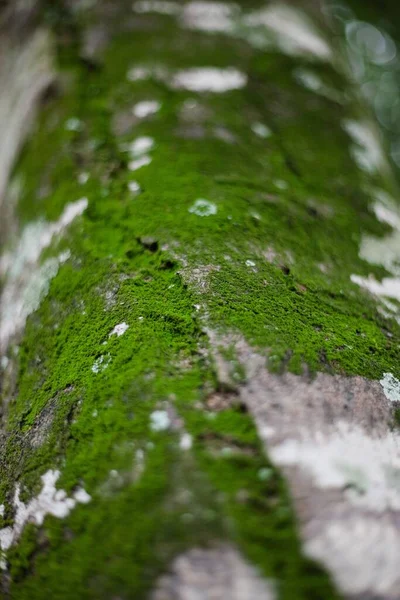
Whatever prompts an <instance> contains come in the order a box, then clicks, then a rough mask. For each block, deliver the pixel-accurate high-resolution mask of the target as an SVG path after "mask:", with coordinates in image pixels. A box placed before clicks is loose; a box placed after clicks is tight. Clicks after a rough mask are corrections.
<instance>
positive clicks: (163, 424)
mask: <svg viewBox="0 0 400 600" xmlns="http://www.w3.org/2000/svg"><path fill="white" fill-rule="evenodd" d="M170 425H171V419H170V418H169V415H168V413H167V411H166V410H155V411H154V412H152V413H151V415H150V429H151V430H152V431H166V430H167V429H169V427H170Z"/></svg>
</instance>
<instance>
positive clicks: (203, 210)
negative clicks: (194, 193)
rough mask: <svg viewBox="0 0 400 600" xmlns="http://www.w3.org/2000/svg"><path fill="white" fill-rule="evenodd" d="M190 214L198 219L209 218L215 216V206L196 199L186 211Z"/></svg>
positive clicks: (207, 201)
mask: <svg viewBox="0 0 400 600" xmlns="http://www.w3.org/2000/svg"><path fill="white" fill-rule="evenodd" d="M188 210H189V212H190V213H193V214H194V215H198V216H199V217H209V216H211V215H216V214H217V211H218V209H217V206H216V205H215V204H214V203H213V202H209V200H205V199H204V198H198V199H197V200H196V202H195V203H194V204H193V205H192V206H191V207H190V208H189V209H188Z"/></svg>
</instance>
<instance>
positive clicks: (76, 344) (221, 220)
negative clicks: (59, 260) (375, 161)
mask: <svg viewBox="0 0 400 600" xmlns="http://www.w3.org/2000/svg"><path fill="white" fill-rule="evenodd" d="M50 16H51V15H50ZM56 17H57V15H55V16H54V15H53V17H52V18H53V19H56V22H57V23H58V24H60V23H61V21H60V19H59V18H58V17H57V18H56ZM49 18H50V17H49ZM72 23H74V22H73V21H72ZM81 26H82V27H84V26H86V25H84V24H83V25H81ZM71 27H72V29H70V28H69V29H68V31H69V32H71V31H72V32H73V34H71V33H70V34H69V35H70V36H71V41H70V44H69V45H68V36H67V41H65V39H64V38H62V39H63V40H64V44H66V47H64V48H63V64H64V65H65V64H67V65H68V70H67V72H66V73H65V78H64V79H65V82H66V83H65V86H66V89H65V90H63V93H62V94H61V93H60V96H59V97H58V98H54V99H53V100H52V101H51V102H49V104H48V105H47V106H46V108H45V109H44V111H43V114H42V117H41V121H40V123H39V125H38V128H37V130H36V131H35V133H34V135H33V136H32V139H31V140H30V142H29V143H28V144H27V146H26V148H25V149H24V152H23V155H22V157H21V160H20V163H19V165H18V167H17V169H16V174H17V175H19V176H20V177H21V180H22V181H23V184H24V188H23V194H22V197H21V199H20V203H19V207H18V209H19V216H20V219H21V222H22V223H27V222H29V221H31V220H32V219H33V218H36V217H37V216H38V215H40V216H42V217H43V218H46V219H48V220H54V219H56V218H58V217H59V215H60V214H61V212H62V210H63V208H64V207H65V205H66V204H67V203H68V202H72V201H75V200H77V199H78V198H80V197H82V196H86V197H87V198H88V200H89V206H88V209H87V210H86V212H85V214H84V215H83V217H82V218H79V219H78V220H77V221H76V223H74V224H73V225H72V226H71V227H70V228H69V230H68V233H67V234H66V235H65V237H64V239H63V240H62V241H60V242H59V246H58V247H57V244H54V245H53V247H52V248H51V249H50V250H49V251H48V255H50V254H52V253H55V252H56V251H57V252H58V251H59V250H60V249H61V248H69V249H70V250H71V255H72V257H71V259H70V260H69V261H68V262H67V263H66V264H65V265H63V266H62V267H61V268H60V270H59V273H58V275H57V276H56V277H55V279H54V280H53V281H52V283H51V288H50V292H49V294H48V296H47V297H46V298H45V299H44V300H43V302H42V304H41V306H40V308H39V310H38V311H36V312H35V313H34V314H33V315H31V317H30V318H29V319H28V323H27V326H26V330H25V333H24V336H23V339H22V341H21V344H20V349H19V358H18V361H19V374H18V385H17V387H16V391H15V394H14V397H13V399H12V402H11V403H10V406H9V411H8V425H7V429H8V431H7V434H6V436H5V437H6V439H5V442H4V446H3V456H4V458H3V460H2V463H1V478H0V500H1V501H4V502H5V503H6V515H5V519H6V520H5V523H9V522H11V518H12V510H11V505H12V496H13V492H14V483H15V481H16V480H20V481H21V482H22V484H23V490H22V493H23V498H24V499H25V500H28V499H29V497H30V496H31V495H32V494H33V493H37V492H38V490H39V489H40V481H39V477H40V475H42V474H43V472H45V471H46V470H47V469H49V468H54V467H55V466H58V467H59V468H60V470H61V478H60V481H59V485H60V487H62V488H63V489H65V490H66V491H67V492H68V493H72V492H73V490H74V488H75V487H76V486H77V485H83V486H84V487H85V489H86V490H87V491H88V492H89V493H90V494H91V496H92V502H91V503H90V504H89V505H87V506H79V507H77V508H76V509H75V510H74V511H73V512H72V513H71V515H70V516H69V517H68V518H67V519H65V520H62V521H60V520H57V519H55V518H52V517H48V518H47V519H46V521H45V524H44V527H43V529H42V530H41V532H40V534H38V535H37V536H36V529H35V528H32V527H29V528H26V529H25V531H24V533H23V535H22V538H21V540H20V542H19V543H18V544H17V545H16V546H15V547H14V548H13V549H12V550H11V551H10V552H9V554H8V557H7V558H8V561H9V564H10V572H11V575H12V583H11V587H10V591H9V593H10V597H12V598H16V599H17V600H23V599H25V598H26V599H28V598H29V599H30V600H34V599H35V598H37V599H39V598H42V597H43V594H44V593H46V594H47V595H51V597H52V598H54V599H55V600H57V599H58V598H60V599H61V598H62V599H68V598H77V597H79V598H82V599H84V598H88V599H89V598H96V599H99V598H110V597H111V596H115V597H121V598H135V599H139V598H143V597H145V596H146V594H147V593H148V590H149V588H150V587H151V586H152V585H153V584H154V579H155V577H156V576H157V575H158V574H159V573H160V572H162V571H163V569H165V567H166V565H167V564H168V563H169V562H170V560H171V558H172V557H173V556H175V555H176V554H177V553H178V552H180V551H183V550H184V549H185V548H188V547H191V546H193V545H196V544H205V543H210V542H212V541H214V540H218V539H229V540H233V541H235V542H236V543H237V544H238V545H239V546H240V548H241V549H242V550H243V551H244V553H245V554H246V555H247V556H248V557H249V558H250V559H251V560H252V561H253V562H254V563H255V564H257V565H258V566H259V567H260V569H261V570H262V572H263V573H265V574H266V575H267V576H268V577H272V578H273V579H275V580H276V581H277V582H278V585H279V590H280V592H281V594H280V595H281V597H282V598H284V599H288V600H289V599H296V600H300V599H301V598H304V599H306V598H307V599H310V598H324V600H325V599H328V598H334V597H335V592H334V591H333V590H332V586H331V584H330V583H329V580H328V578H327V576H326V575H325V574H324V573H323V572H322V571H321V570H320V569H319V567H317V566H316V565H314V564H312V563H310V562H309V561H307V560H305V559H304V557H302V555H301V551H300V544H299V539H298V535H297V530H296V525H295V522H294V517H293V512H292V508H291V504H290V499H289V496H288V492H287V490H286V488H285V484H284V482H283V481H282V479H281V478H280V476H279V474H278V473H277V472H276V471H275V469H274V468H273V467H272V466H271V465H270V464H269V462H268V460H267V458H266V457H265V456H264V454H263V451H262V449H261V446H260V442H259V440H258V438H257V435H256V431H255V428H254V425H253V424H252V423H251V420H250V418H249V416H248V415H246V414H245V413H243V412H241V411H240V407H239V406H238V407H236V408H232V409H229V410H226V411H223V412H221V413H218V414H217V415H216V416H215V417H214V418H212V417H210V416H209V415H208V414H207V412H205V411H204V410H203V408H202V406H203V403H204V402H205V400H206V398H207V397H208V395H209V394H210V393H211V392H213V391H215V390H216V389H217V388H218V381H217V377H216V373H215V369H214V366H213V365H212V364H211V362H210V359H209V352H204V351H202V350H203V349H204V348H207V337H206V335H205V334H204V331H203V327H204V321H203V317H204V315H205V314H206V315H207V324H208V326H211V327H213V328H215V329H217V330H219V331H222V332H223V333H226V332H231V331H234V332H236V333H239V334H241V335H242V336H244V337H245V338H246V339H247V340H248V342H250V343H251V344H252V345H253V346H256V347H258V348H259V349H260V351H262V352H265V354H266V362H267V364H268V365H269V367H270V368H271V369H273V370H276V371H281V370H283V369H290V370H292V371H294V372H297V373H298V372H301V371H302V370H303V368H305V366H306V365H307V367H308V368H309V369H311V370H312V371H314V372H315V371H317V370H324V371H327V372H330V373H344V374H348V375H351V374H359V375H364V376H366V377H369V378H372V379H373V378H379V377H380V376H381V375H382V373H383V372H392V373H393V374H394V375H395V376H396V377H399V376H400V372H399V367H398V365H399V364H400V363H399V342H400V339H399V337H400V330H399V326H398V325H397V324H396V323H395V322H394V321H390V320H389V321H388V320H387V319H385V318H383V317H382V316H380V315H379V313H377V310H376V304H375V302H374V301H373V300H372V299H371V298H369V297H368V296H367V295H366V294H364V293H363V292H362V291H361V290H360V289H359V288H358V287H357V286H355V285H354V284H352V283H351V281H350V275H351V274H352V273H357V274H360V275H363V276H366V275H368V274H369V273H370V272H372V273H374V274H375V275H376V276H377V277H380V276H383V275H384V274H385V272H384V270H383V269H382V268H379V267H376V268H374V267H372V266H371V265H368V264H366V263H365V262H363V261H362V260H361V259H360V258H359V254H358V249H359V244H360V240H361V236H362V234H363V233H370V234H373V235H376V236H381V235H382V236H383V235H384V234H385V233H387V231H388V228H387V227H386V226H385V225H383V224H381V223H378V222H377V221H376V219H375V217H374V215H373V213H372V211H371V210H370V204H371V195H370V193H369V192H368V189H369V188H370V187H371V186H372V185H380V186H383V187H385V186H386V187H387V185H388V184H387V183H386V182H382V181H380V180H379V178H378V177H370V176H367V175H365V174H361V173H360V172H359V171H358V170H357V169H356V167H355V166H354V165H353V163H352V162H351V158H350V155H349V152H348V145H349V140H348V138H347V137H346V135H345V133H344V132H343V130H342V128H341V120H342V119H344V118H349V117H351V116H354V115H357V114H358V111H359V107H358V106H357V105H356V104H355V103H354V104H353V102H350V103H349V105H347V106H339V105H336V104H335V103H333V102H332V101H330V100H327V99H325V98H322V97H319V96H315V95H314V94H312V93H311V92H309V91H306V90H304V89H302V88H301V87H299V85H298V84H297V83H296V82H295V80H294V78H293V70H294V69H295V68H296V67H298V66H299V64H302V61H301V60H298V59H296V60H294V59H291V58H288V57H285V56H283V55H280V54H278V53H273V52H270V53H266V52H262V51H255V50H253V49H251V48H250V47H249V46H248V45H247V44H246V42H244V41H241V40H237V39H235V38H229V37H224V36H219V35H218V36H208V35H205V34H201V33H196V32H189V31H184V30H181V31H180V32H179V39H178V41H177V38H176V27H175V25H174V24H173V21H172V20H171V19H168V18H164V17H160V18H159V17H154V19H152V20H149V22H148V29H146V30H144V29H143V28H142V29H140V28H137V27H136V28H135V30H134V34H133V33H132V32H131V31H130V32H125V33H124V32H120V33H116V34H115V35H114V39H113V42H112V43H111V44H110V46H109V47H108V49H107V51H106V53H105V55H104V57H103V59H102V61H101V63H99V64H98V65H96V68H94V66H93V65H89V64H88V63H87V62H85V61H81V60H79V59H78V58H77V57H76V55H75V54H74V52H75V50H76V35H77V31H79V27H76V25H75V24H73V26H71ZM61 37H62V36H61ZM216 49H217V50H218V51H217V52H216ZM150 60H151V64H155V65H157V64H164V65H165V66H167V67H168V68H170V69H171V70H175V69H178V68H185V67H189V66H190V67H193V66H195V65H203V64H206V65H213V66H221V67H223V66H230V65H232V64H235V66H237V67H238V68H240V69H242V70H243V71H245V72H246V73H247V74H248V75H249V83H248V86H247V87H246V88H245V89H244V90H239V91H234V92H230V93H227V94H221V95H212V94H204V95H203V96H201V97H200V98H199V102H200V103H201V104H202V105H203V107H204V109H205V112H206V114H209V117H207V119H206V120H205V122H204V123H203V125H202V127H203V130H201V131H202V133H204V137H202V138H201V139H191V138H190V123H188V122H185V121H184V120H183V118H182V116H179V113H180V110H181V108H182V103H183V102H184V101H185V100H187V99H192V98H193V97H194V96H196V95H195V94H193V93H188V92H184V91H172V90H171V89H170V88H169V87H168V86H167V85H166V84H165V83H163V82H160V81H158V80H156V79H155V78H152V77H150V78H149V79H146V80H144V81H138V82H129V81H128V80H127V78H126V73H127V71H128V69H129V68H131V67H132V66H135V65H142V64H150ZM304 64H305V65H306V62H304ZM319 71H320V74H321V76H323V77H324V80H326V81H327V83H329V84H330V85H332V86H338V85H346V83H345V82H343V81H342V80H341V79H340V76H338V74H337V73H334V72H333V70H332V69H331V68H329V67H319ZM144 99H157V100H158V101H159V102H160V103H161V105H162V106H161V110H160V111H159V113H157V114H156V115H155V116H154V117H153V118H151V119H148V120H143V121H141V122H138V123H136V124H135V125H134V126H132V129H131V131H127V132H125V133H124V134H119V135H116V134H115V132H113V131H112V123H113V122H114V125H115V121H116V116H118V117H121V115H123V114H124V113H126V114H129V112H130V109H131V105H132V104H133V103H136V102H138V101H140V100H144ZM71 118H74V119H78V120H79V127H77V128H75V129H77V130H76V131H70V128H69V127H68V121H69V119H71ZM255 121H261V122H265V123H266V124H267V125H268V126H269V127H270V128H271V129H272V131H273V135H272V136H271V137H270V138H268V139H267V140H264V139H260V138H258V137H257V136H255V134H254V133H253V131H252V129H251V123H253V122H255ZM221 127H223V128H225V129H226V130H229V131H230V132H231V133H232V134H233V135H234V138H233V139H234V140H236V141H232V142H231V143H230V142H228V141H224V140H221V139H218V137H217V136H216V135H215V131H216V128H217V132H218V128H221ZM140 135H148V136H152V137H154V140H155V148H154V150H152V151H151V156H152V158H153V161H152V163H151V164H150V165H149V166H147V167H145V168H143V169H141V170H138V171H137V172H134V173H132V172H130V171H129V170H128V169H127V163H128V162H129V157H128V153H127V152H125V151H124V149H123V144H124V143H127V142H130V141H132V140H133V139H134V138H135V137H137V136H140ZM316 166H317V168H316ZM83 171H85V172H88V173H89V175H90V178H89V180H88V182H87V183H86V184H84V185H81V184H79V182H78V175H79V173H81V172H83ZM133 179H134V180H137V181H138V182H139V183H140V186H141V188H142V192H141V193H140V194H139V195H137V196H134V195H133V194H132V193H131V192H130V191H129V189H128V187H127V184H128V182H129V181H131V180H133ZM282 181H283V182H284V183H285V184H286V187H285V186H282V184H281V182H282ZM282 188H284V189H282ZM365 190H367V191H365ZM197 198H206V199H208V200H209V201H210V202H213V203H215V205H216V206H217V208H218V212H217V214H216V215H212V216H209V217H200V216H198V215H195V214H192V213H190V212H189V210H188V209H189V208H190V207H191V206H192V205H193V203H194V201H195V200H196V199H197ZM145 236H151V237H152V238H153V239H154V240H156V241H157V244H153V246H152V248H151V249H150V248H149V247H146V244H143V237H145ZM141 240H142V241H141ZM196 269H197V271H196ZM196 307H197V308H199V310H197V309H196ZM121 322H126V323H127V324H128V325H129V328H128V330H127V331H126V333H125V334H124V335H123V336H121V337H117V336H112V337H109V334H110V332H111V331H112V329H113V327H114V326H115V325H116V324H117V323H121ZM389 332H390V335H389ZM225 355H226V356H225V357H226V358H227V360H229V361H230V362H231V364H232V367H233V371H234V373H236V376H235V381H236V382H237V384H241V383H243V382H244V381H245V377H246V374H245V373H244V371H243V368H242V367H241V366H240V364H239V363H238V361H237V358H236V357H235V355H234V352H233V351H232V349H228V350H227V351H225ZM101 357H103V363H101V365H100V367H101V369H100V370H99V372H97V373H95V372H93V370H92V367H93V365H94V364H96V361H98V360H99V359H100V358H101ZM98 364H99V363H98ZM104 366H105V367H106V368H104V370H102V367H104ZM171 406H175V408H176V410H177V411H178V413H179V415H180V416H181V417H182V418H183V419H184V422H185V428H186V429H187V431H188V432H190V433H191V434H192V435H193V438H194V450H193V453H192V454H188V455H186V454H184V453H183V452H181V451H180V449H179V433H177V432H175V433H174V432H161V433H155V432H152V431H151V430H150V427H149V419H150V415H151V413H152V411H153V410H155V409H160V408H165V407H171ZM199 406H200V408H199ZM38 440H39V441H38ZM226 449H227V451H225V450H226ZM138 451H140V452H143V453H144V472H143V474H142V475H141V477H138V476H137V474H136V473H137V468H138V467H137V456H138V454H137V452H138ZM111 471H113V472H114V471H116V472H117V476H115V475H113V474H110V472H111ZM179 490H184V491H185V490H186V491H188V492H189V496H188V497H190V498H191V500H190V501H189V502H188V501H186V503H185V502H182V501H181V500H180V499H179V494H178V491H179ZM186 496H187V495H186Z"/></svg>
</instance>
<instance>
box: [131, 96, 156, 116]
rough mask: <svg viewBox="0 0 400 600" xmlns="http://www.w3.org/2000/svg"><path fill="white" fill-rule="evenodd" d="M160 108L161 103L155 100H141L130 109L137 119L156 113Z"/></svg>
mask: <svg viewBox="0 0 400 600" xmlns="http://www.w3.org/2000/svg"><path fill="white" fill-rule="evenodd" d="M160 108H161V103H160V102H158V101H157V100H143V101H142V102H138V103H137V104H135V106H134V107H133V109H132V112H133V114H134V115H135V117H137V118H138V119H145V118H146V117H149V116H151V115H154V114H155V113H157V112H158V111H159V110H160Z"/></svg>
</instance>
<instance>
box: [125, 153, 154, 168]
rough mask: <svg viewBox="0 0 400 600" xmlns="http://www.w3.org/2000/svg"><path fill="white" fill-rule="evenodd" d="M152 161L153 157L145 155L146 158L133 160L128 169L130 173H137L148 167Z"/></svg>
mask: <svg viewBox="0 0 400 600" xmlns="http://www.w3.org/2000/svg"><path fill="white" fill-rule="evenodd" d="M151 161H152V158H151V156H148V155H145V156H141V157H140V158H137V159H135V160H131V161H130V162H129V164H128V168H129V170H130V171H137V170H138V169H141V168H142V167H147V165H149V164H150V163H151Z"/></svg>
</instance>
